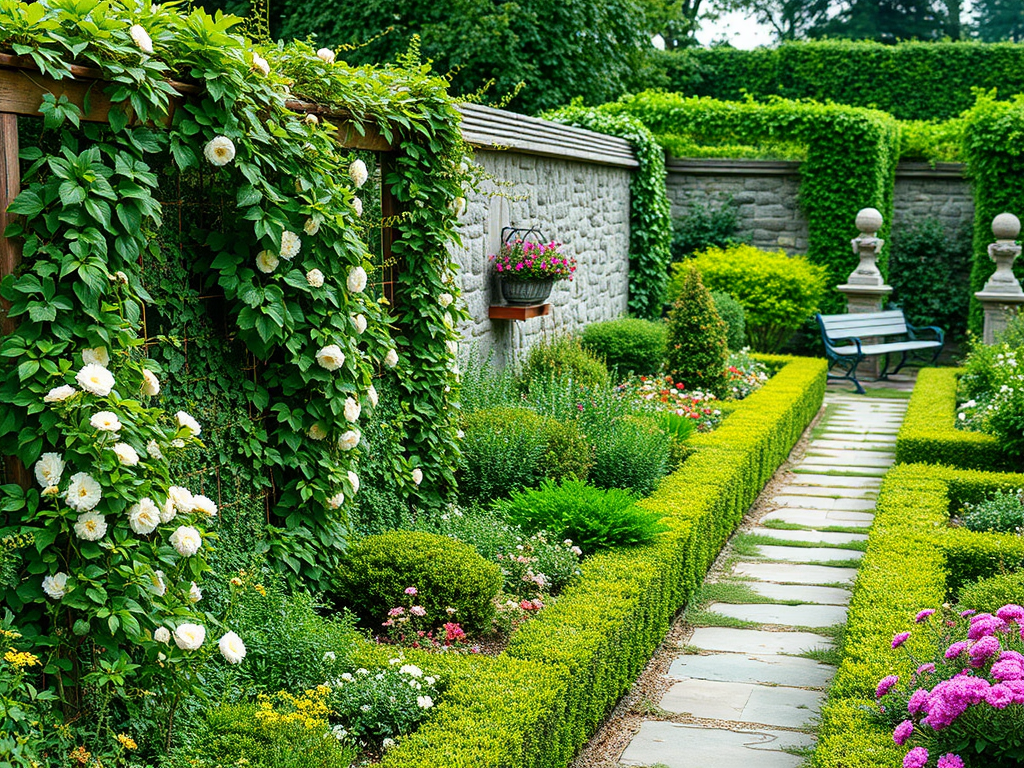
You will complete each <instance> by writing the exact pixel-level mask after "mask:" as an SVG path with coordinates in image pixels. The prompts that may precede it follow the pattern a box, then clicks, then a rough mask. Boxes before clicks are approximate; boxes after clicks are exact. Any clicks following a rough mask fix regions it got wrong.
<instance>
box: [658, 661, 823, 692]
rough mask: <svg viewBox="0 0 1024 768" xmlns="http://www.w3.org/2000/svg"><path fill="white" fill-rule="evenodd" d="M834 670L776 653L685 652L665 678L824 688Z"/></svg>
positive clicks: (670, 668)
mask: <svg viewBox="0 0 1024 768" xmlns="http://www.w3.org/2000/svg"><path fill="white" fill-rule="evenodd" d="M835 672H836V670H835V667H831V666H829V665H827V664H819V663H818V662H816V661H814V660H813V659H803V658H800V657H799V656H782V655H779V654H753V653H709V654H695V653H688V654H686V655H685V656H680V657H678V658H676V659H675V660H674V661H673V662H672V666H671V667H669V670H668V677H675V678H680V679H684V678H695V679H697V680H723V681H726V682H732V683H762V684H767V685H788V686H793V687H796V688H821V687H823V686H825V685H826V684H827V683H828V681H829V680H831V679H832V675H834V674H835Z"/></svg>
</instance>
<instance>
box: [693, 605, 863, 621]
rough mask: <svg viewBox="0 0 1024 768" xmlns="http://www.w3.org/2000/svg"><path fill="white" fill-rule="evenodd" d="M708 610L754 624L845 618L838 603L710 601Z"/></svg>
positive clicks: (838, 619)
mask: <svg viewBox="0 0 1024 768" xmlns="http://www.w3.org/2000/svg"><path fill="white" fill-rule="evenodd" d="M708 610H709V611H711V612H712V613H717V614H720V615H722V616H730V617H732V618H734V619H741V620H742V621H756V622H757V623H758V624H778V625H779V626H784V627H831V626H832V625H833V624H842V623H843V622H844V621H846V608H844V607H843V606H840V605H772V604H770V603H769V604H761V603H751V604H746V603H744V604H741V605H733V604H731V603H712V604H711V605H709V606H708Z"/></svg>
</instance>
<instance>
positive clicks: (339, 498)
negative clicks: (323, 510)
mask: <svg viewBox="0 0 1024 768" xmlns="http://www.w3.org/2000/svg"><path fill="white" fill-rule="evenodd" d="M344 503H345V494H344V493H342V492H341V491H338V492H337V493H336V494H334V495H333V496H331V498H329V499H328V500H327V506H328V507H330V508H331V509H338V508H339V507H341V505H342V504H344Z"/></svg>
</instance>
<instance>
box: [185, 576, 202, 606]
mask: <svg viewBox="0 0 1024 768" xmlns="http://www.w3.org/2000/svg"><path fill="white" fill-rule="evenodd" d="M202 599H203V590H201V589H200V588H199V585H198V584H196V583H195V582H194V581H193V582H192V586H191V587H189V588H188V601H189V602H190V603H198V602H199V601H200V600H202Z"/></svg>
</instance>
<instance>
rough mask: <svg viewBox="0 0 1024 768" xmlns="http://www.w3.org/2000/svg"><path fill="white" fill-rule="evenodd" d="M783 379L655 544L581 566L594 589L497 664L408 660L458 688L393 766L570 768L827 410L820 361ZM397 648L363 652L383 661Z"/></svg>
mask: <svg viewBox="0 0 1024 768" xmlns="http://www.w3.org/2000/svg"><path fill="white" fill-rule="evenodd" d="M762 359H763V360H765V361H766V362H767V363H768V364H769V366H770V367H772V368H775V369H777V372H776V373H775V375H774V376H773V377H772V379H771V380H770V381H769V382H768V384H766V385H765V386H764V387H763V388H762V389H761V390H759V391H757V392H755V393H753V394H752V395H751V396H750V397H749V398H747V399H745V400H744V401H743V402H741V403H740V404H739V405H738V406H737V407H736V409H735V410H734V412H733V413H732V414H731V415H730V416H729V417H728V418H727V419H726V420H725V421H724V422H723V423H722V424H721V426H720V427H719V428H718V429H716V430H715V431H714V432H712V433H706V434H700V435H697V436H695V437H694V438H693V444H694V446H695V453H694V455H692V456H691V457H689V458H688V459H687V461H686V462H685V463H684V464H683V465H682V467H681V468H680V469H679V470H678V471H676V472H675V473H674V474H672V475H671V476H669V477H668V478H667V479H666V480H665V481H664V482H663V483H662V484H661V486H660V487H659V489H658V490H657V491H656V492H655V493H654V494H653V495H652V496H650V497H649V498H647V499H645V500H643V501H642V502H641V505H642V506H644V507H646V508H648V509H652V510H659V511H663V512H664V515H665V517H664V521H665V523H666V524H667V525H668V527H669V531H668V532H667V533H666V534H665V535H663V536H662V537H661V538H660V539H659V540H658V542H657V543H656V544H653V545H649V546H645V547H641V548H633V549H630V550H628V551H627V550H611V551H607V552H604V553H601V554H598V555H595V556H593V557H591V558H589V559H587V560H586V561H584V562H583V564H582V566H581V568H582V577H581V578H580V579H579V581H577V582H576V583H575V584H574V585H572V586H570V587H569V588H568V589H567V590H566V591H565V592H564V593H563V595H562V597H561V598H560V599H559V600H558V602H557V603H556V604H554V605H553V606H551V607H549V608H547V609H546V610H545V611H543V612H542V613H541V614H540V615H539V616H538V618H537V619H536V620H534V621H532V622H529V623H528V624H526V625H524V626H523V627H522V628H521V629H519V630H518V631H517V632H516V633H515V634H514V635H513V637H512V640H511V642H510V644H509V647H508V649H507V650H506V651H505V652H504V653H503V654H502V655H501V656H499V657H498V658H496V659H487V658H481V657H458V658H457V657H452V656H447V655H430V654H425V653H421V652H415V651H406V652H405V656H406V657H408V658H409V659H414V660H415V663H416V664H419V665H420V666H421V667H423V669H424V670H426V671H429V672H430V673H431V674H437V675H439V676H441V677H443V678H444V679H445V680H446V681H448V682H449V686H448V689H447V692H446V695H445V698H444V700H443V701H442V702H441V703H440V704H439V705H438V707H437V711H436V713H435V714H434V716H433V717H432V719H431V720H430V721H429V722H427V723H425V724H424V725H423V726H422V727H421V728H420V729H419V730H418V731H417V732H416V733H414V734H412V735H410V736H408V737H407V738H406V739H404V740H403V741H402V742H401V743H400V744H399V745H398V746H397V747H395V748H394V749H392V750H390V751H389V752H387V754H386V755H385V757H384V761H383V765H384V766H387V768H404V766H420V765H432V764H433V765H445V766H456V767H457V766H467V768H468V766H474V768H476V767H477V766H488V765H490V766H496V765H502V766H563V765H566V764H567V763H568V762H569V760H570V759H571V758H572V756H573V754H574V753H575V752H576V750H577V749H578V748H579V747H580V746H581V745H582V744H583V743H585V741H586V739H587V738H588V737H589V736H590V734H592V733H593V732H594V730H595V729H596V728H597V726H598V724H599V723H600V722H601V720H602V719H603V718H604V717H605V716H606V715H607V713H608V712H609V711H610V709H611V708H612V707H613V706H614V704H615V702H616V701H618V699H619V697H620V696H621V695H622V694H623V693H624V692H625V691H626V690H627V689H628V687H629V686H630V684H631V683H632V681H633V680H634V678H635V677H636V675H637V674H638V673H639V671H640V670H641V669H642V668H643V666H644V665H645V664H646V663H647V661H648V659H649V658H650V655H651V653H653V651H654V650H655V648H657V646H658V644H659V643H660V642H661V641H662V639H663V638H664V636H665V633H666V632H667V630H668V627H669V625H670V622H671V620H672V617H673V616H674V615H675V613H676V611H677V610H678V609H679V608H681V607H682V606H683V605H685V603H686V601H687V599H688V598H689V596H690V595H691V594H692V593H693V590H694V589H696V587H697V586H698V585H699V584H700V582H701V580H702V578H703V576H704V574H705V572H706V571H707V569H708V567H709V566H710V565H711V563H712V562H713V561H714V559H715V557H716V556H717V554H718V552H719V550H720V548H721V546H722V545H723V544H724V542H725V540H726V539H727V538H728V536H729V534H730V533H731V532H732V530H733V529H734V528H735V526H736V525H737V523H738V522H739V521H740V519H741V518H742V516H743V514H744V513H745V511H746V510H747V509H748V507H749V506H750V504H751V503H752V502H753V500H754V499H755V498H756V496H757V494H758V493H759V492H760V491H761V489H762V488H763V486H764V484H765V483H766V482H767V480H768V479H769V478H770V477H771V476H772V474H773V473H774V471H775V469H776V468H777V467H778V466H779V464H780V463H781V462H782V461H783V460H784V459H785V457H786V456H787V455H788V453H789V451H790V449H791V448H792V447H793V445H794V444H795V443H796V441H797V440H798V439H799V437H800V435H801V433H802V432H803V429H804V428H805V427H806V425H807V424H808V423H809V422H810V420H811V418H813V416H814V415H815V414H816V413H817V412H818V410H819V408H820V406H821V402H822V398H823V396H824V389H825V377H824V373H825V365H824V362H823V361H820V360H810V359H799V358H784V357H772V358H762ZM391 652H392V651H391V650H390V649H386V648H380V647H370V646H367V647H365V648H364V649H363V650H362V651H361V652H360V653H361V657H360V658H365V659H367V660H368V661H372V660H375V659H376V660H378V661H379V659H380V658H382V655H387V654H389V653H391Z"/></svg>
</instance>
